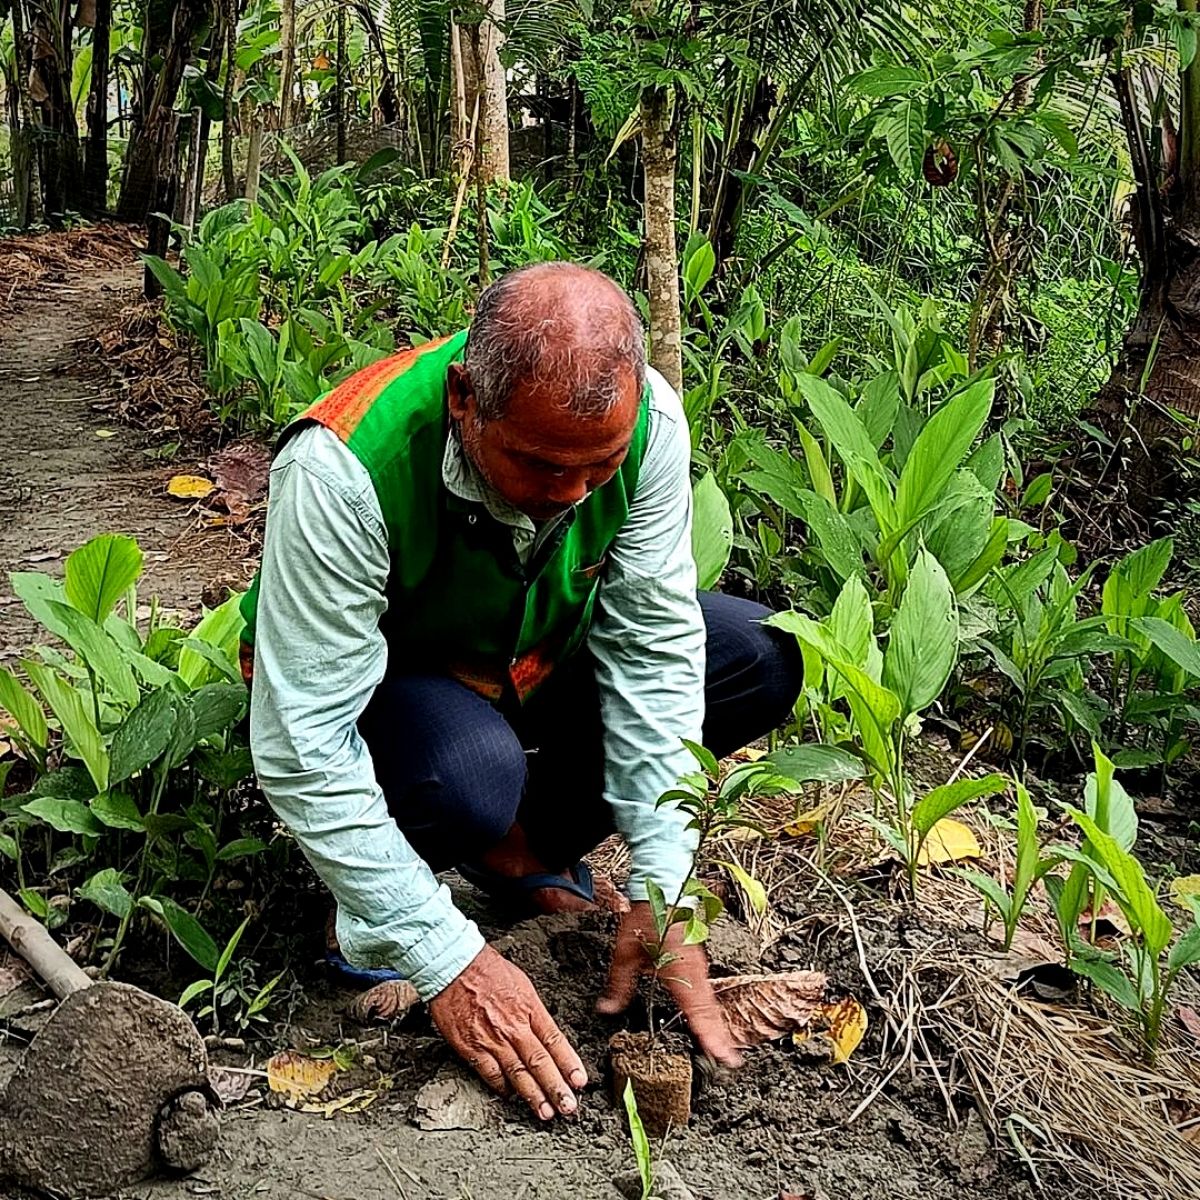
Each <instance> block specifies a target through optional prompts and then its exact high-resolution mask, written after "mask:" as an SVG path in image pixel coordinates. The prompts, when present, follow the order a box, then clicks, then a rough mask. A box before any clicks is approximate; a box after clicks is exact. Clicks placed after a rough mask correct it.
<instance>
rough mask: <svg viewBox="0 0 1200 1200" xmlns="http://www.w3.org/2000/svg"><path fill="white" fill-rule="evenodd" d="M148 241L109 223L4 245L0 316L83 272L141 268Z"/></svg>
mask: <svg viewBox="0 0 1200 1200" xmlns="http://www.w3.org/2000/svg"><path fill="white" fill-rule="evenodd" d="M143 237H144V234H143V233H142V231H141V230H140V229H138V228H136V227H134V226H130V225H117V224H113V223H109V222H105V223H101V224H98V225H88V226H85V227H83V228H80V229H68V230H63V231H61V232H57V231H56V232H51V233H36V234H21V235H19V236H16V237H9V238H3V239H0V313H2V312H8V311H11V310H12V308H13V307H14V306H15V304H16V303H17V301H18V300H19V299H20V298H21V297H22V296H23V295H26V294H30V293H31V292H32V290H33V289H36V288H38V287H39V286H41V285H43V284H45V283H47V282H50V281H63V280H66V279H68V278H69V277H70V276H71V275H72V274H75V273H77V272H78V271H79V270H80V269H81V268H82V267H96V266H112V267H118V266H128V265H129V264H131V263H134V262H136V261H137V256H138V255H139V254H140V253H141V251H142V249H143V246H142V239H143Z"/></svg>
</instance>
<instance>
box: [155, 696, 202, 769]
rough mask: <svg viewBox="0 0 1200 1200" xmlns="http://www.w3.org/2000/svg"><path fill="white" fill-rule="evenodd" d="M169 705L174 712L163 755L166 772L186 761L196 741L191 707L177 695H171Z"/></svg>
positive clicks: (194, 720)
mask: <svg viewBox="0 0 1200 1200" xmlns="http://www.w3.org/2000/svg"><path fill="white" fill-rule="evenodd" d="M171 703H172V707H173V708H174V710H175V721H174V724H173V725H172V727H171V736H170V738H169V739H168V740H167V748H166V750H165V752H164V753H163V765H164V766H165V767H166V768H167V770H168V771H171V770H174V769H175V768H176V767H178V766H179V765H180V764H181V763H183V762H184V761H185V760H186V759H187V756H188V755H189V754H191V752H192V751H193V750H194V749H195V748H196V741H197V739H196V718H195V717H194V716H192V706H191V705H190V704H189V703H188V701H187V700H186V699H185V698H184V697H182V696H177V695H172V697H171Z"/></svg>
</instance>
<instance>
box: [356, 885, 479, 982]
mask: <svg viewBox="0 0 1200 1200" xmlns="http://www.w3.org/2000/svg"><path fill="white" fill-rule="evenodd" d="M425 908H426V910H427V911H426V912H423V913H420V914H416V920H415V921H414V914H407V913H406V914H405V921H404V924H403V926H401V925H400V924H399V923H395V922H388V923H386V924H383V925H373V924H371V923H370V922H369V921H366V920H364V919H363V918H362V917H360V916H357V915H355V914H353V913H346V912H344V911H343V910H342V909H341V908H339V909H338V920H337V935H338V942H339V943H340V944H341V947H342V953H343V954H344V955H345V956H346V961H347V962H348V963H350V964H351V965H352V966H356V967H379V966H386V967H391V968H392V969H393V970H396V971H399V972H400V974H401V975H403V976H404V978H405V979H407V980H408V981H409V983H411V984H412V985H413V987H414V988H416V991H417V995H418V996H420V997H421V999H422V1000H432V999H433V997H434V996H436V995H437V994H438V993H439V992H441V991H443V990H444V989H445V988H446V987H447V986H449V985H450V984H451V983H453V982H454V980H456V979H457V978H458V977H459V975H461V974H462V973H463V971H465V970H466V969H467V967H468V966H470V964H471V962H472V961H473V960H474V959H475V957H476V955H477V954H478V953H479V952H480V951H481V950H482V949H483V947H484V944H485V943H484V940H483V935H482V934H481V933H480V932H479V928H478V926H477V925H476V924H475V922H474V921H471V920H468V919H467V918H466V917H464V916H463V914H462V913H460V912H459V911H458V909H457V908H455V907H454V904H453V902H452V900H451V898H450V889H449V888H447V887H446V886H445V884H442V886H441V887H439V888H438V890H437V892H435V893H434V895H433V896H432V897H431V898H430V900H429V902H428V904H427V905H426V906H425ZM414 923H418V924H420V925H421V926H423V927H425V928H426V930H427V932H426V933H425V935H424V936H423V937H422V938H421V939H420V940H419V941H417V942H415V943H413V944H412V945H409V946H407V947H406V948H405V949H404V950H403V952H398V946H399V945H403V940H402V939H403V937H404V934H405V933H407V934H408V935H409V936H411V932H412V926H413V924H414Z"/></svg>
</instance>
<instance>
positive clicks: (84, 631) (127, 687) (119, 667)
mask: <svg viewBox="0 0 1200 1200" xmlns="http://www.w3.org/2000/svg"><path fill="white" fill-rule="evenodd" d="M48 603H49V606H50V608H51V610H52V611H53V612H54V615H55V616H56V617H57V618H58V619H59V621H61V623H62V625H63V628H64V629H66V631H67V634H66V639H65V640H66V641H67V643H68V644H69V645H70V647H71V649H72V650H74V651H75V653H76V654H78V655H79V657H80V658H82V659H83V661H84V662H85V663H87V665H88V666H89V667H90V668H91V669H92V671H93V672H94V673H95V674H96V676H97V677H98V678H99V680H100V682H101V683H103V684H104V686H105V687H106V688H107V689H108V690H109V692H111V693H112V695H113V697H114V699H116V700H117V701H119V702H120V703H121V704H123V705H125V706H126V707H128V708H132V707H133V706H134V705H135V704H136V703H137V702H138V697H139V695H140V693H139V691H138V685H137V681H136V680H135V679H134V677H133V668H132V667H131V666H130V665H129V660H128V658H127V656H126V652H125V651H124V650H122V649H121V647H120V646H118V645H117V643H116V642H114V641H113V640H112V638H111V637H109V635H108V634H107V633H106V632H105V631H104V629H103V628H102V627H101V626H100V625H98V624H97V623H96V622H95V621H93V620H92V619H91V617H88V616H85V615H84V614H83V613H81V612H80V611H79V610H78V609H76V608H73V607H72V606H71V605H69V604H62V603H59V602H58V601H57V600H51V601H49V602H48Z"/></svg>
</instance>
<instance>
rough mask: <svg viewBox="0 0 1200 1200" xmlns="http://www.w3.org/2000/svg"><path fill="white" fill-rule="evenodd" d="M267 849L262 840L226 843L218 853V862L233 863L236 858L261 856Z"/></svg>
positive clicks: (240, 840) (253, 839)
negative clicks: (253, 855)
mask: <svg viewBox="0 0 1200 1200" xmlns="http://www.w3.org/2000/svg"><path fill="white" fill-rule="evenodd" d="M266 848H267V843H266V842H264V841H262V840H261V839H260V838H237V839H235V840H234V841H232V842H226V843H225V845H224V846H222V847H221V849H220V850H218V851H217V862H233V860H234V859H236V858H247V857H249V856H250V855H251V854H261V853H262V852H263V851H264V850H265V849H266Z"/></svg>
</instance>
